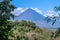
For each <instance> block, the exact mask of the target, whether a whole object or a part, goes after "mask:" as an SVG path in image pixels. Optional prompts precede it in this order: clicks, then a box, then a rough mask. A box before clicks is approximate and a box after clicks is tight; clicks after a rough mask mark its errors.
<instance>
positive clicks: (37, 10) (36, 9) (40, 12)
mask: <svg viewBox="0 0 60 40" xmlns="http://www.w3.org/2000/svg"><path fill="white" fill-rule="evenodd" d="M31 9H33V10H35V11H36V12H38V13H39V14H42V11H41V10H39V9H38V8H31Z"/></svg>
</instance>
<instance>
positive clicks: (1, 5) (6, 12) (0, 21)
mask: <svg viewBox="0 0 60 40" xmlns="http://www.w3.org/2000/svg"><path fill="white" fill-rule="evenodd" d="M11 1H12V0H3V1H1V2H0V40H7V39H8V36H7V35H8V31H9V30H10V28H11V25H10V23H9V21H8V20H10V18H11V17H12V18H14V15H13V14H12V13H11V11H13V10H14V8H15V7H14V5H12V4H11V3H10V2H11Z"/></svg>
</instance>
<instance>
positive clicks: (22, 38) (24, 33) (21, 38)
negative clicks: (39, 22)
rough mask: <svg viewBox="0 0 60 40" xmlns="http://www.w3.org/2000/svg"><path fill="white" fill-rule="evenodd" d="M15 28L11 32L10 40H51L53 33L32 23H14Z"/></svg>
mask: <svg viewBox="0 0 60 40" xmlns="http://www.w3.org/2000/svg"><path fill="white" fill-rule="evenodd" d="M13 24H14V27H13V28H12V29H11V30H10V31H9V36H8V39H9V40H51V37H50V36H51V31H49V30H48V29H40V28H39V27H37V26H36V24H35V23H33V22H30V21H24V20H22V21H20V22H18V21H16V22H13Z"/></svg>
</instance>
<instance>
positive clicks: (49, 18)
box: [47, 6, 60, 38]
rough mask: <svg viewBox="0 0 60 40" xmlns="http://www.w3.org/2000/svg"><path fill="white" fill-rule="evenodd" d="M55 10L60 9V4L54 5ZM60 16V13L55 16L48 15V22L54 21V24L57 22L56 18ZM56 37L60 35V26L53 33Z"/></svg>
mask: <svg viewBox="0 0 60 40" xmlns="http://www.w3.org/2000/svg"><path fill="white" fill-rule="evenodd" d="M54 10H55V11H57V12H58V11H60V6H55V7H54ZM59 18H60V14H59V16H53V17H49V16H47V22H50V21H52V25H54V24H55V22H56V20H57V19H59ZM52 36H53V37H54V38H57V37H58V36H60V28H58V30H57V31H56V32H55V33H54V34H53V35H52Z"/></svg>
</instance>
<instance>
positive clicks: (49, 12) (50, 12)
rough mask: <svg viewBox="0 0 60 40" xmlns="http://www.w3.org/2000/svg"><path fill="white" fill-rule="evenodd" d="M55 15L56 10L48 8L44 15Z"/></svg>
mask: <svg viewBox="0 0 60 40" xmlns="http://www.w3.org/2000/svg"><path fill="white" fill-rule="evenodd" d="M53 15H55V12H54V11H53V10H48V11H47V12H46V14H45V15H44V16H50V17H52V16H53Z"/></svg>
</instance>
